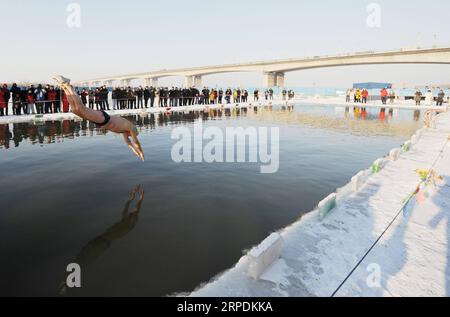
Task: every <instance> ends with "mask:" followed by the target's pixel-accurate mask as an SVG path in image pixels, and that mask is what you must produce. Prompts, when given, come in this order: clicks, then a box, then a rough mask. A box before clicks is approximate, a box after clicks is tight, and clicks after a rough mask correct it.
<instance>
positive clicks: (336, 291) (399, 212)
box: [331, 137, 450, 297]
mask: <svg viewBox="0 0 450 317" xmlns="http://www.w3.org/2000/svg"><path fill="white" fill-rule="evenodd" d="M449 142H450V137H449V138H448V139H447V140H446V141H445V144H444V146H443V147H442V149H441V150H440V151H439V155H438V156H437V158H436V160H435V161H434V162H433V164H432V166H431V168H430V170H429V172H428V175H427V178H426V180H425V181H421V182H420V183H419V185H418V187H417V188H418V189H419V188H420V186H421V184H422V183H423V182H427V181H428V180H429V179H430V178H431V177H432V175H433V169H434V167H435V166H436V164H437V163H438V161H439V159H440V158H441V156H442V154H443V153H444V151H445V148H446V147H447V144H448V143H449ZM416 193H417V192H416ZM414 196H415V195H414V194H413V195H411V196H410V197H409V198H408V199H407V200H406V201H405V202H404V204H403V205H402V207H401V208H400V210H399V211H398V213H397V214H396V215H395V217H394V219H392V221H391V222H390V223H389V225H388V226H387V228H386V229H385V230H384V231H383V232H382V233H381V235H380V236H379V237H378V239H377V240H376V241H375V242H374V243H373V244H372V246H371V247H370V248H369V250H368V251H367V252H366V253H365V254H364V256H363V257H362V258H361V260H359V262H358V263H357V264H356V266H355V267H354V268H353V269H352V270H351V271H350V273H349V274H348V275H347V277H346V278H345V279H344V280H343V281H342V283H341V284H340V285H339V287H338V288H337V289H336V290H335V291H334V292H333V294H332V295H331V297H335V296H336V294H337V293H338V292H339V291H340V290H341V288H342V287H343V286H344V284H345V283H346V282H347V281H348V279H349V278H350V277H351V276H352V275H353V273H354V272H355V271H356V269H357V268H358V267H359V266H360V265H361V264H362V262H363V261H364V260H365V259H366V258H367V256H368V255H369V254H370V253H371V252H372V250H373V249H374V248H375V246H376V245H377V244H378V242H380V240H381V239H382V238H383V236H384V235H385V234H386V232H387V231H388V230H389V229H390V228H391V227H392V225H393V224H394V223H395V221H396V220H397V219H398V217H399V216H400V215H401V214H402V212H403V211H404V209H405V208H406V206H407V205H408V203H409V202H410V201H411V199H412V198H413V197H414Z"/></svg>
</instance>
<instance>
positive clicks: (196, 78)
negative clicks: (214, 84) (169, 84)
mask: <svg viewBox="0 0 450 317" xmlns="http://www.w3.org/2000/svg"><path fill="white" fill-rule="evenodd" d="M194 87H196V88H200V87H202V76H198V75H197V76H194Z"/></svg>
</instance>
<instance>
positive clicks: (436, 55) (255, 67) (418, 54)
mask: <svg viewBox="0 0 450 317" xmlns="http://www.w3.org/2000/svg"><path fill="white" fill-rule="evenodd" d="M379 64H450V47H440V48H437V47H433V48H416V49H400V50H395V51H386V52H372V51H368V52H357V53H352V54H346V55H334V56H313V57H308V58H302V59H286V60H277V61H264V62H255V63H246V64H229V65H219V66H207V67H196V68H182V69H173V70H166V69H164V70H159V71H152V72H147V73H136V74H124V75H118V76H109V77H103V78H95V79H90V80H82V81H78V82H77V84H78V85H80V86H89V87H91V86H97V85H99V84H106V85H108V86H113V84H114V83H115V82H116V83H117V85H120V86H128V85H129V84H130V82H131V81H132V80H143V81H144V83H145V85H146V86H153V87H157V86H158V79H160V78H164V77H171V76H182V77H185V85H186V86H187V87H191V86H195V87H201V86H202V77H203V76H207V75H212V74H220V73H234V72H261V73H263V75H264V85H265V86H266V87H284V84H285V82H284V77H285V73H287V72H293V71H299V70H305V69H314V68H326V67H337V66H353V65H379Z"/></svg>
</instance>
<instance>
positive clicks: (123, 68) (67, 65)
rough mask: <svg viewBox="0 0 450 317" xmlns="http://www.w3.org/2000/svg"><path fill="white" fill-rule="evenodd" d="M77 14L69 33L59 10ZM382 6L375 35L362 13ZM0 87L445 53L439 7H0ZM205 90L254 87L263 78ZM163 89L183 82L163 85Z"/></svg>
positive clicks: (176, 0) (318, 1)
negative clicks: (304, 60) (369, 54)
mask: <svg viewBox="0 0 450 317" xmlns="http://www.w3.org/2000/svg"><path fill="white" fill-rule="evenodd" d="M72 2H76V3H78V4H79V5H80V7H81V27H80V28H69V27H68V26H67V23H66V20H67V17H68V15H69V13H68V12H67V11H66V9H67V6H68V5H69V4H70V3H72ZM370 3H377V4H379V5H380V6H381V27H380V28H370V27H369V26H368V25H367V17H368V15H369V13H368V12H367V6H368V5H369V4H370ZM0 7H1V9H2V17H1V18H0V38H1V39H2V46H1V47H2V53H1V57H0V82H12V81H25V80H26V81H49V79H50V77H51V75H52V74H54V73H61V74H63V75H65V76H67V77H70V78H72V79H74V80H82V79H89V78H93V77H94V78H95V77H101V76H109V75H118V74H126V73H134V72H145V71H151V70H159V69H170V68H180V67H194V66H208V65H216V64H228V63H241V62H254V61H260V60H273V59H283V58H301V57H307V56H314V55H326V54H338V53H348V52H358V51H368V50H370V51H372V50H374V51H382V50H391V49H398V48H402V47H416V46H421V47H425V46H432V45H438V46H450V1H448V0H428V1H424V0H380V1H373V0H372V1H364V0H339V1H336V0H314V1H312V0H276V1H274V0H272V1H271V0H227V1H211V0H209V1H206V0H190V1H186V0H164V1H162V0H147V1H144V0H142V1H141V0H127V1H115V0H109V1H107V0H88V1H87V0H80V1H65V0H58V1H56V0H53V1H51V0H40V1H36V0H28V1H26V0H22V1H18V0H14V1H13V0H0ZM449 74H450V65H431V66H426V65H418V66H415V65H398V66H392V65H390V66H355V67H339V68H329V69H315V70H308V71H297V72H292V73H287V75H286V86H291V87H310V86H313V85H317V86H318V87H346V86H349V85H350V84H351V83H353V82H361V81H383V82H394V83H398V84H400V83H402V84H404V83H406V84H408V85H410V86H413V85H416V84H444V83H448V84H450V76H449ZM203 81H204V84H206V85H210V86H215V85H240V86H260V85H261V84H262V74H260V73H245V74H234V73H233V74H221V75H211V76H205V77H204V80H203ZM161 83H162V84H166V85H171V84H182V83H183V79H182V78H177V77H171V78H167V79H164V80H161Z"/></svg>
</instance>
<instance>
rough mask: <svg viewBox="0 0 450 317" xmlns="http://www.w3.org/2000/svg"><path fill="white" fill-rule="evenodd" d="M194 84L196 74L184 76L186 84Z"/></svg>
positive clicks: (188, 85) (187, 85) (190, 85)
mask: <svg viewBox="0 0 450 317" xmlns="http://www.w3.org/2000/svg"><path fill="white" fill-rule="evenodd" d="M193 85H194V76H186V77H185V78H184V86H186V87H187V88H189V87H192V86H193Z"/></svg>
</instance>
